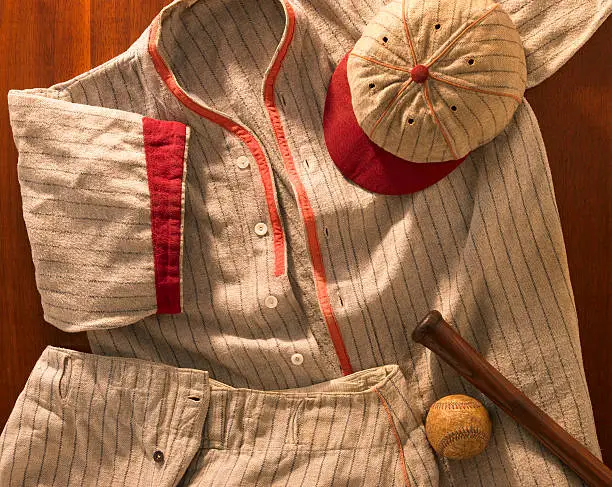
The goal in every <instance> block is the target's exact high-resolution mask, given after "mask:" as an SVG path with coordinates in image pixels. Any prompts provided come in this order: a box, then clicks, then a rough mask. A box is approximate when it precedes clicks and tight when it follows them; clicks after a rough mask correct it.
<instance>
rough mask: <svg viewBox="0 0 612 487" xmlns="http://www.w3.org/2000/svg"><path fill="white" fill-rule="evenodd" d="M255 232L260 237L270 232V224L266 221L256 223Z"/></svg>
mask: <svg viewBox="0 0 612 487" xmlns="http://www.w3.org/2000/svg"><path fill="white" fill-rule="evenodd" d="M255 233H256V234H257V235H259V236H260V237H263V236H264V235H265V234H266V233H268V225H266V224H265V223H258V224H257V225H255Z"/></svg>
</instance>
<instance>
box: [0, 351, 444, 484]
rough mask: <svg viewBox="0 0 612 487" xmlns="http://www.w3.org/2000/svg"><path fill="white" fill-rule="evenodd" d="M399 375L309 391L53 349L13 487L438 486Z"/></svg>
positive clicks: (8, 435)
mask: <svg viewBox="0 0 612 487" xmlns="http://www.w3.org/2000/svg"><path fill="white" fill-rule="evenodd" d="M407 401H408V389H407V382H406V380H405V378H404V376H403V375H402V372H401V369H400V367H399V366H397V365H387V366H381V367H377V368H373V369H368V370H364V371H361V372H357V373H354V374H351V375H349V376H346V377H342V378H339V379H334V380H331V381H328V382H324V383H321V384H317V385H314V386H309V387H305V388H300V389H286V390H282V391H258V390H252V389H238V388H233V387H230V386H228V385H225V384H222V383H220V382H217V381H215V380H213V379H211V378H209V376H208V373H207V372H206V371H202V370H194V369H180V368H176V367H171V366H167V365H162V364H156V363H152V362H147V361H143V360H137V359H128V358H117V357H105V356H98V355H92V354H86V353H81V352H76V351H72V350H65V349H60V348H55V347H48V348H47V349H46V350H45V351H44V352H43V354H42V356H41V357H40V359H39V360H38V362H37V364H36V366H35V368H34V370H33V371H32V373H31V375H30V377H29V379H28V381H27V383H26V386H25V388H24V390H23V391H22V393H21V394H20V396H19V398H18V400H17V403H16V405H15V408H14V410H13V411H12V413H11V415H10V417H9V420H8V422H7V424H6V426H5V428H4V431H3V432H2V436H1V437H0V485H1V486H3V487H9V486H20V487H28V486H49V487H50V486H62V487H63V486H73V485H74V486H96V485H100V486H109V485H111V486H124V485H125V486H130V487H133V486H144V485H146V486H155V487H164V486H175V485H180V486H227V487H231V486H257V485H260V486H270V485H273V486H291V487H298V486H331V485H333V486H381V487H384V486H407V485H411V486H421V485H438V467H437V465H436V461H435V458H434V455H433V451H432V450H431V447H430V446H429V444H428V443H427V439H426V437H425V433H424V429H423V426H422V422H420V421H417V420H416V418H415V417H414V416H413V414H412V413H411V408H410V407H409V404H408V402H407Z"/></svg>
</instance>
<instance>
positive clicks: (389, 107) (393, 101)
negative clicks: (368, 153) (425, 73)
mask: <svg viewBox="0 0 612 487" xmlns="http://www.w3.org/2000/svg"><path fill="white" fill-rule="evenodd" d="M410 83H412V78H410V79H409V80H408V81H406V82H405V83H404V84H403V85H402V87H401V88H400V90H399V91H398V92H397V95H395V97H394V98H393V99H392V100H391V101H390V102H389V104H388V105H387V107H386V108H385V109H384V111H383V112H382V113H381V115H380V117H378V120H376V123H374V127H372V130H371V131H370V138H372V135H374V131H375V130H376V128H377V127H378V125H379V124H380V122H382V121H383V119H384V118H385V117H386V116H387V114H388V113H389V111H390V110H391V108H393V106H394V105H395V104H396V103H397V101H398V100H399V98H400V96H401V95H402V93H404V91H406V90H407V89H408V87H409V86H410Z"/></svg>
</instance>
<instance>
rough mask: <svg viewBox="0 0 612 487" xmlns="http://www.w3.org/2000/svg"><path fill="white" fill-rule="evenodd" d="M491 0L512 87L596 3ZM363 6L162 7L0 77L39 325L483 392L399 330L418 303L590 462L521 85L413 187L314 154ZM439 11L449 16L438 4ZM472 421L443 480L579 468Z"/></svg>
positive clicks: (415, 385)
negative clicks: (36, 72) (500, 121)
mask: <svg viewBox="0 0 612 487" xmlns="http://www.w3.org/2000/svg"><path fill="white" fill-rule="evenodd" d="M473 3H474V5H473V8H474V9H477V8H479V6H478V5H477V4H478V2H473ZM500 3H501V5H502V7H503V8H504V10H505V11H506V12H507V13H508V14H509V15H510V17H511V18H512V20H513V22H514V23H515V25H516V27H517V28H518V30H519V33H520V34H521V40H522V42H523V47H524V49H525V55H526V61H527V85H528V87H531V86H534V85H536V84H538V83H540V82H541V81H542V80H544V79H545V78H547V77H548V76H550V75H552V74H553V73H554V72H555V71H556V70H557V69H558V68H559V67H560V66H561V65H562V64H563V63H564V62H565V61H567V59H568V58H570V57H571V56H572V55H573V53H574V52H575V51H576V50H577V49H578V48H579V47H580V46H581V45H582V44H583V43H584V42H585V41H586V40H587V39H588V38H589V37H590V35H591V34H592V33H593V32H594V31H595V30H596V29H597V27H598V26H599V25H600V24H601V22H603V20H604V19H605V18H606V17H607V16H608V15H609V13H610V11H611V9H612V3H611V2H610V1H609V0H580V1H579V2H576V1H570V0H531V1H527V2H519V1H518V0H507V1H502V2H500ZM382 5H383V2H382V1H381V0H350V1H348V2H344V1H341V0H262V1H258V2H250V1H247V0H207V1H197V0H177V1H174V2H173V3H171V4H170V5H169V6H168V7H166V8H165V9H164V10H163V11H162V12H161V13H160V14H159V15H158V16H157V17H156V18H155V20H154V21H153V22H152V24H151V25H150V26H149V28H147V30H146V31H145V32H144V33H143V34H142V36H141V37H140V38H139V39H138V40H137V41H136V42H135V43H134V44H133V45H132V46H131V47H130V48H129V49H128V50H127V51H126V52H124V53H122V54H120V55H118V56H117V57H115V58H113V59H111V60H110V61H108V62H107V63H105V64H103V65H101V66H98V67H96V68H94V69H92V70H90V71H88V72H86V73H84V74H82V75H79V76H77V77H75V78H73V79H71V80H69V81H66V82H62V83H59V84H56V85H54V86H52V87H50V88H42V89H27V90H20V91H11V92H10V94H9V108H10V116H11V124H12V127H13V133H14V137H15V142H16V145H17V148H18V150H19V162H18V171H19V181H20V185H21V191H22V197H23V211H24V218H25V222H26V226H27V230H28V235H29V239H30V243H31V247H32V255H33V260H34V264H35V269H36V282H37V286H38V289H39V292H40V295H41V300H42V305H43V310H44V316H45V319H46V320H47V321H48V322H49V323H51V324H53V325H55V326H57V327H59V328H61V329H63V330H66V331H87V334H88V338H89V341H90V344H91V348H92V351H93V352H94V353H96V354H101V355H113V356H122V357H135V358H139V359H145V360H149V361H153V362H161V363H164V364H168V365H173V366H177V367H189V368H195V369H203V370H206V371H208V372H209V374H210V376H211V377H212V378H214V379H216V380H219V381H223V382H225V383H227V384H231V385H232V386H234V387H250V388H255V389H285V388H293V387H303V386H308V385H311V384H316V383H320V382H323V381H326V380H330V379H334V378H337V377H340V376H342V375H343V374H349V373H351V372H353V371H358V370H363V369H366V368H371V367H375V366H380V365H385V364H394V363H404V364H409V365H408V366H405V367H404V368H405V370H404V371H403V372H404V374H405V376H406V377H407V378H408V381H409V389H408V392H409V399H410V401H411V402H412V407H413V409H414V410H415V411H418V412H420V414H424V413H425V411H426V409H427V407H428V406H429V405H430V404H431V403H432V402H433V401H434V400H435V399H436V398H439V397H441V396H443V395H445V394H448V393H451V392H459V393H461V392H467V393H469V394H471V395H475V396H477V397H481V396H479V394H478V392H477V391H475V390H473V389H472V388H471V387H470V386H468V385H466V384H465V383H463V382H462V381H461V380H460V379H459V377H458V376H457V374H456V373H455V372H453V371H452V370H451V369H450V368H448V367H446V366H445V365H442V364H441V362H439V361H438V360H437V359H436V358H435V357H434V356H432V355H431V354H430V353H429V352H428V351H426V350H425V349H424V348H423V347H422V346H420V345H417V344H414V343H413V342H412V341H411V339H410V333H411V331H412V329H413V328H414V326H415V325H416V323H417V322H418V321H419V320H420V319H421V318H422V317H424V316H425V314H426V313H427V312H428V311H429V310H431V309H438V310H439V311H440V312H441V313H442V314H443V315H444V317H445V318H446V319H447V320H449V322H451V323H453V324H454V325H455V326H456V327H457V329H458V330H459V331H460V333H461V334H462V335H463V337H465V338H466V339H467V340H468V341H469V342H470V343H472V344H473V345H474V346H475V347H476V348H477V349H478V350H479V351H480V352H481V353H482V354H483V355H484V356H485V357H486V358H487V359H488V360H489V361H490V362H491V363H492V364H493V365H494V366H495V367H496V368H497V369H499V370H500V371H501V372H502V373H503V374H504V375H505V376H506V377H508V378H509V379H510V380H511V381H512V382H513V383H514V384H516V385H517V386H518V387H519V388H520V389H521V390H522V391H524V392H525V393H526V394H527V395H528V396H529V397H530V398H531V399H533V400H534V402H535V403H536V404H538V405H539V406H540V407H541V408H543V409H544V410H545V411H546V412H547V413H548V414H550V415H551V416H552V417H553V418H554V419H555V420H556V421H557V422H559V424H560V425H561V426H563V427H564V428H566V429H567V430H568V431H569V432H570V433H571V434H572V435H574V436H575V437H576V438H577V439H578V440H579V441H581V442H583V443H584V444H585V445H586V446H587V447H588V448H589V449H590V450H591V451H592V452H593V453H595V454H597V455H600V453H599V447H598V444H597V438H596V433H595V428H594V422H593V415H592V410H591V405H590V401H589V395H588V389H587V385H586V381H585V376H584V371H583V365H582V357H581V350H580V341H579V336H578V325H577V318H576V310H575V306H574V300H573V295H572V289H571V284H570V279H569V274H568V268H567V262H566V255H565V250H564V244H563V237H562V233H561V228H560V222H559V215H558V211H557V207H556V203H555V198H554V192H553V187H552V181H551V177H550V171H549V167H548V161H547V158H546V152H545V148H544V144H543V141H542V137H541V134H540V131H539V128H538V122H537V120H536V118H535V115H534V113H533V111H532V109H531V108H530V106H529V104H528V103H527V101H526V100H523V101H522V103H521V105H520V106H519V108H518V109H517V111H516V114H515V116H514V118H513V119H512V121H511V122H510V124H509V125H508V126H507V127H506V128H505V130H504V131H503V132H502V133H501V134H500V135H499V136H498V137H496V138H495V139H494V140H493V141H491V142H490V143H488V144H486V145H485V146H483V147H481V148H479V149H477V150H475V151H473V152H472V153H471V154H470V155H469V156H468V158H467V159H466V160H465V161H464V162H463V163H462V164H461V165H460V166H459V167H458V168H457V169H456V170H455V171H453V172H452V173H451V174H450V175H449V176H447V177H446V178H444V179H443V180H441V181H440V182H439V183H437V184H435V185H433V186H430V187H429V188H427V189H425V190H423V191H420V192H417V193H414V194H409V195H399V196H388V195H382V194H377V193H373V192H369V191H367V190H364V189H362V188H361V187H359V186H357V185H355V184H353V183H351V182H349V181H348V180H346V179H345V178H344V177H343V176H342V175H341V174H340V173H339V171H338V169H337V168H336V166H335V165H334V164H333V162H332V161H331V159H330V157H329V153H328V152H327V149H326V145H325V140H324V136H323V127H322V114H323V107H324V103H325V96H326V90H327V86H328V84H329V81H330V78H331V75H332V73H333V70H334V68H335V66H336V65H337V64H338V62H339V61H340V59H341V58H342V57H343V56H344V55H345V54H346V53H347V52H348V51H349V50H350V49H351V47H352V46H353V45H354V43H355V41H356V40H357V39H358V38H359V37H360V36H361V33H362V31H363V29H364V26H365V25H366V23H367V22H368V20H369V19H371V18H372V17H373V16H374V15H375V13H376V12H377V10H378V9H379V8H380V7H381V6H382ZM440 16H441V17H440V18H441V19H443V20H444V22H446V23H448V24H449V28H452V23H453V22H454V20H455V17H454V16H453V15H449V13H448V12H442V13H441V14H440ZM441 22H442V21H441ZM442 27H444V26H442ZM423 28H427V26H423ZM415 38H417V39H418V33H416V34H415ZM481 398H482V397H481ZM482 399H483V400H484V401H485V402H486V398H482ZM488 404H490V403H488ZM492 420H493V424H494V425H493V431H494V438H493V440H492V444H491V446H490V447H489V448H488V449H487V451H486V452H485V454H483V455H481V456H479V457H476V458H475V459H473V460H469V461H464V462H453V463H446V462H444V461H443V460H439V462H440V464H441V466H442V471H443V473H442V472H441V474H440V483H441V485H453V484H454V485H535V484H536V483H537V484H538V485H554V484H556V483H557V480H556V479H558V478H559V477H558V476H559V475H562V477H563V478H565V474H567V479H572V480H571V482H572V485H574V483H575V482H577V480H576V478H575V477H573V474H571V473H569V472H567V471H566V470H565V469H564V467H563V466H562V465H561V464H560V463H559V462H557V461H556V460H554V459H553V458H552V456H551V455H550V454H549V453H548V452H546V451H545V450H544V448H543V447H542V446H540V445H539V444H538V443H537V442H536V440H534V438H533V437H531V435H529V434H528V433H527V432H525V431H524V430H522V429H521V428H519V427H518V426H517V424H516V423H515V422H514V421H513V420H511V419H510V418H508V417H507V416H505V415H503V413H501V412H499V411H498V410H496V409H494V410H493V413H492ZM567 482H568V483H570V480H567Z"/></svg>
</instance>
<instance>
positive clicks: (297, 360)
mask: <svg viewBox="0 0 612 487" xmlns="http://www.w3.org/2000/svg"><path fill="white" fill-rule="evenodd" d="M291 363H292V364H293V365H302V364H303V363H304V356H303V355H302V354H301V353H294V354H293V355H292V356H291Z"/></svg>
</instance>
